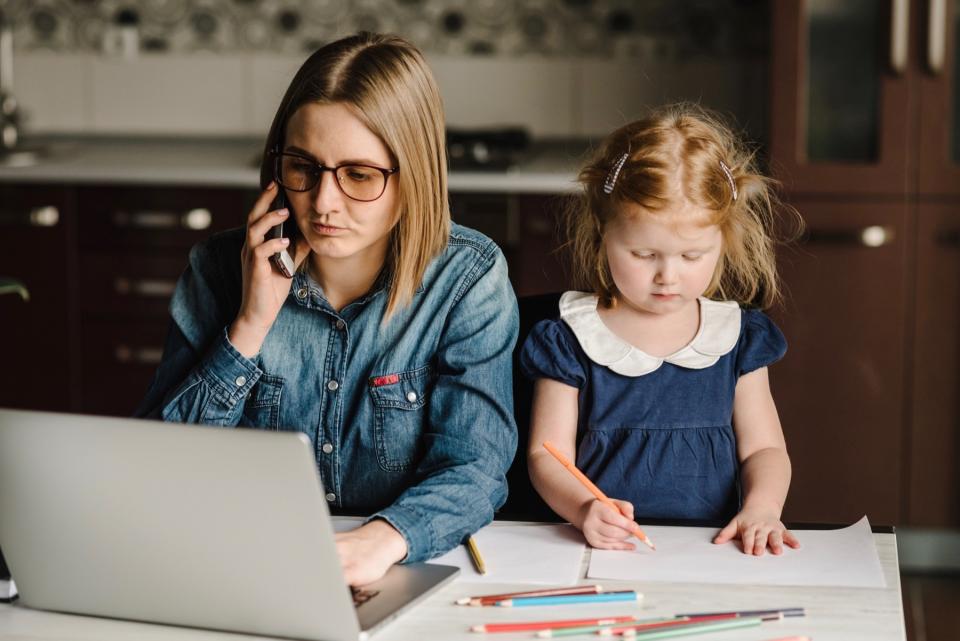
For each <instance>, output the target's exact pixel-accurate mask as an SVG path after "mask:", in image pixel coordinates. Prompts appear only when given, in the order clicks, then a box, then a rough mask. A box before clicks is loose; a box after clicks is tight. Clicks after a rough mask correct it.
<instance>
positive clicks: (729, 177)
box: [720, 160, 738, 200]
mask: <svg viewBox="0 0 960 641" xmlns="http://www.w3.org/2000/svg"><path fill="white" fill-rule="evenodd" d="M720 169H722V170H723V174H724V175H725V176H726V177H727V180H728V181H730V191H732V192H733V199H734V200H736V199H737V195H738V192H737V183H736V181H735V180H734V179H733V172H731V171H730V168H729V167H727V163H725V162H723V161H722V160H721V161H720Z"/></svg>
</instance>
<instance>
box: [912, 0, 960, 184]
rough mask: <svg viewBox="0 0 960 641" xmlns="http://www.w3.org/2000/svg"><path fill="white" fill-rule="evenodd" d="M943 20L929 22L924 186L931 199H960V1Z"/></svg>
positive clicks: (952, 0)
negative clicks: (959, 43)
mask: <svg viewBox="0 0 960 641" xmlns="http://www.w3.org/2000/svg"><path fill="white" fill-rule="evenodd" d="M942 6H943V7H944V9H945V12H946V15H945V16H944V19H943V20H934V21H932V22H925V23H924V24H923V25H922V27H923V30H924V31H926V32H927V38H926V40H923V41H922V42H923V44H924V49H923V51H922V52H921V57H922V58H924V61H923V64H922V67H923V73H922V74H920V78H919V82H918V85H919V93H920V101H919V102H920V119H919V120H920V142H919V150H920V153H919V169H920V171H919V176H918V180H919V185H920V191H921V192H923V193H928V194H933V193H935V194H953V195H956V194H960V60H958V56H960V48H958V47H957V36H958V35H960V0H944V2H943V4H942Z"/></svg>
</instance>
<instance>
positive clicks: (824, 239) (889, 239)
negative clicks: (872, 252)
mask: <svg viewBox="0 0 960 641" xmlns="http://www.w3.org/2000/svg"><path fill="white" fill-rule="evenodd" d="M895 237H896V234H895V233H894V230H893V228H892V227H885V226H883V225H870V226H868V227H863V228H862V229H810V230H809V231H808V232H807V233H806V234H804V236H803V240H804V243H805V244H808V245H858V246H861V247H868V248H870V249H875V248H877V247H885V246H887V245H891V244H893V240H894V238H895Z"/></svg>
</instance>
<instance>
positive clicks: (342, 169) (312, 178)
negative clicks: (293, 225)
mask: <svg viewBox="0 0 960 641" xmlns="http://www.w3.org/2000/svg"><path fill="white" fill-rule="evenodd" d="M273 156H274V164H273V177H274V178H275V179H276V181H277V183H278V184H280V185H281V186H283V187H284V188H285V189H289V190H291V191H310V190H311V189H313V188H314V187H316V185H317V183H318V182H320V177H321V176H323V172H325V171H331V172H333V175H334V176H336V178H337V180H336V183H337V187H338V188H339V189H340V192H341V193H342V194H343V195H344V196H346V197H347V198H350V199H351V200H357V201H360V202H362V203H368V202H371V201H373V200H376V199H377V198H380V196H382V195H383V192H384V191H386V189H387V180H388V179H389V178H390V175H391V174H395V173H397V172H398V171H400V168H399V167H392V168H390V169H384V168H383V167H375V166H373V165H337V166H336V167H325V166H323V165H321V164H320V163H318V162H317V161H315V160H313V159H312V158H307V157H306V156H301V155H300V154H294V153H290V152H286V151H285V152H280V153H274V154H273Z"/></svg>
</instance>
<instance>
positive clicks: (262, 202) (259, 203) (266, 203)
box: [247, 181, 277, 227]
mask: <svg viewBox="0 0 960 641" xmlns="http://www.w3.org/2000/svg"><path fill="white" fill-rule="evenodd" d="M276 197H277V183H275V182H274V181H270V184H269V185H267V188H266V189H264V190H263V191H262V192H260V195H259V196H257V200H256V201H255V202H254V203H253V208H252V209H251V210H250V213H248V214H247V227H249V226H250V225H252V224H253V223H255V222H257V220H259V219H260V217H261V216H263V215H264V214H265V213H267V212H268V211H270V203H272V202H273V199H274V198H276Z"/></svg>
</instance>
